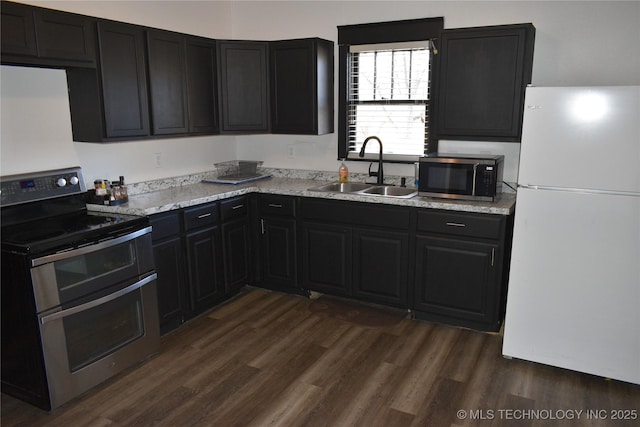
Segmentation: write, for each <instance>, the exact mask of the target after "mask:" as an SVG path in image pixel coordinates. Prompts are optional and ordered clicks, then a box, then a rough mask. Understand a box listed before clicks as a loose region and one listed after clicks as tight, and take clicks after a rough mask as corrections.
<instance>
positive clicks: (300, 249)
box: [149, 194, 513, 333]
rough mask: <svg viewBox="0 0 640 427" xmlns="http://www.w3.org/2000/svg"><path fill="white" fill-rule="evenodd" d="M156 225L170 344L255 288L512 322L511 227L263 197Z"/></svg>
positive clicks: (455, 319) (438, 317) (483, 217)
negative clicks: (185, 326) (173, 335)
mask: <svg viewBox="0 0 640 427" xmlns="http://www.w3.org/2000/svg"><path fill="white" fill-rule="evenodd" d="M149 220H150V223H151V225H152V226H153V233H152V239H153V248H154V255H155V261H156V270H157V273H158V280H157V284H158V285H157V286H158V304H159V308H160V310H159V313H160V323H161V331H162V333H166V332H168V331H170V330H172V329H175V328H176V327H178V326H179V325H180V324H182V323H183V322H185V321H186V320H189V319H191V318H193V317H195V316H197V315H199V314H201V313H203V312H205V311H207V310H209V309H211V308H213V307H214V306H215V305H216V304H218V303H220V302H222V301H223V300H224V299H226V298H229V297H231V296H232V295H234V294H235V293H237V292H238V290H239V289H240V288H241V287H243V286H244V285H246V284H249V283H251V284H255V285H256V286H260V287H264V288H267V289H274V290H279V291H284V292H290V293H298V294H301V295H308V293H309V291H316V292H319V293H326V294H330V295H336V296H341V297H348V298H354V299H358V300H361V301H366V302H371V303H377V304H383V305H387V306H392V307H397V308H401V309H412V310H413V312H414V314H415V317H416V318H417V319H422V320H429V321H435V322H441V323H446V324H451V325H456V326H463V327H468V328H472V329H477V330H482V331H497V330H499V329H500V326H501V324H502V320H503V319H504V310H505V302H506V288H507V278H508V265H509V258H510V252H511V249H510V248H511V231H512V227H513V221H512V217H510V216H505V215H492V214H480V213H468V212H457V211H444V210H436V209H416V208H409V207H406V206H393V205H387V204H378V203H360V202H352V201H341V200H328V199H322V198H304V197H303V198H298V197H293V196H282V195H275V194H258V195H243V196H238V197H233V198H230V199H226V200H221V201H217V202H212V203H205V204H202V205H197V206H193V207H190V208H186V209H183V210H178V211H171V212H167V213H163V214H157V215H152V216H151V217H150V219H149ZM252 231H253V232H252Z"/></svg>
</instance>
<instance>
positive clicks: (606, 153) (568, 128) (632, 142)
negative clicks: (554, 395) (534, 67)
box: [502, 86, 640, 384]
mask: <svg viewBox="0 0 640 427" xmlns="http://www.w3.org/2000/svg"><path fill="white" fill-rule="evenodd" d="M504 326H505V329H504V341H503V351H502V352H503V355H504V356H506V357H512V358H519V359H525V360H530V361H534V362H539V363H543V364H547V365H552V366H558V367H561V368H567V369H572V370H575V371H580V372H586V373H589V374H594V375H598V376H602V377H606V378H612V379H617V380H622V381H627V382H631V383H635V384H640V86H611V87H528V88H527V92H526V97H525V115H524V122H523V136H522V144H521V149H520V168H519V171H518V192H517V196H516V210H515V219H514V235H513V250H512V258H511V266H510V277H509V289H508V294H507V308H506V317H505V324H504Z"/></svg>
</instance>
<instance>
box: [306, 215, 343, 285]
mask: <svg viewBox="0 0 640 427" xmlns="http://www.w3.org/2000/svg"><path fill="white" fill-rule="evenodd" d="M351 265H352V254H351V230H349V228H348V227H344V226H340V225H331V224H322V223H310V222H303V224H302V272H303V273H302V274H303V276H302V277H303V279H302V286H303V287H305V288H306V289H309V290H312V291H318V292H323V293H324V292H326V293H329V294H332V295H342V296H350V295H351V281H352V279H351Z"/></svg>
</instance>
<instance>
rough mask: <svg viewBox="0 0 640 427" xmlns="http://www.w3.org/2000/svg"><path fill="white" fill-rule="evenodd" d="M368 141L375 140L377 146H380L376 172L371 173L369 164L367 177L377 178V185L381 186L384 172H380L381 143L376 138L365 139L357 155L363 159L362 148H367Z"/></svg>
mask: <svg viewBox="0 0 640 427" xmlns="http://www.w3.org/2000/svg"><path fill="white" fill-rule="evenodd" d="M370 139H375V140H376V141H378V144H380V157H379V158H378V172H371V164H369V176H377V177H378V181H377V184H378V185H382V184H383V181H384V172H383V171H382V141H380V138H378V137H377V136H370V137H368V138H367V139H365V140H364V142H363V143H362V148H361V149H360V154H359V155H360V157H364V147H366V146H367V142H369V140H370Z"/></svg>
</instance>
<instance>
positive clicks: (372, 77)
mask: <svg viewBox="0 0 640 427" xmlns="http://www.w3.org/2000/svg"><path fill="white" fill-rule="evenodd" d="M420 44H421V46H418V47H415V46H411V47H408V46H402V47H395V48H389V47H387V46H384V45H373V46H371V45H370V46H352V47H351V50H350V52H349V58H348V64H349V65H348V70H349V83H348V84H349V87H348V97H347V116H348V117H347V123H348V150H349V151H354V152H359V151H360V148H361V146H362V143H363V142H364V140H365V139H366V138H367V137H369V136H372V135H375V136H377V137H379V138H380V139H381V140H382V142H383V146H384V153H385V154H397V155H412V156H420V155H423V154H424V152H425V144H426V143H427V138H428V133H427V132H428V129H429V127H428V120H429V114H428V113H429V88H430V77H431V73H430V71H431V69H430V68H431V67H430V64H431V52H430V50H429V47H428V41H426V42H421V43H420ZM378 149H379V148H378V147H377V144H374V145H372V146H371V152H375V151H376V150H378ZM367 152H369V146H367Z"/></svg>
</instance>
